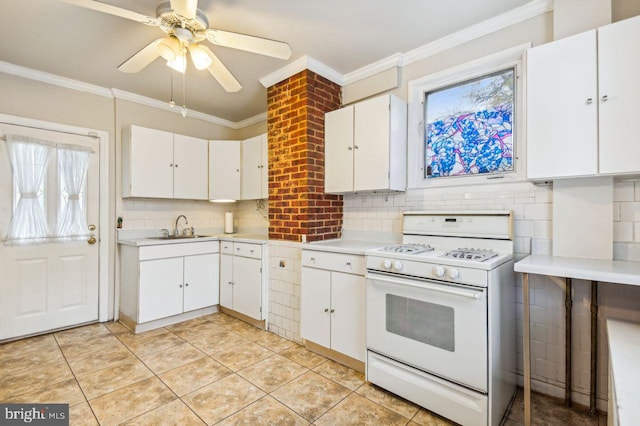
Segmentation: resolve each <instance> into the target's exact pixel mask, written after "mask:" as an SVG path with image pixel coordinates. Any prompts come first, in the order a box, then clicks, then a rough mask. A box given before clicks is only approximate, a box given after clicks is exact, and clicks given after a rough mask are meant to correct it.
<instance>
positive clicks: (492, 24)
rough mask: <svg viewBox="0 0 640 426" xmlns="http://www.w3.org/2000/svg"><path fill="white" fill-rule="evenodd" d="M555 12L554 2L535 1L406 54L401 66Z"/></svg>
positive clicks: (551, 0) (546, 0)
mask: <svg viewBox="0 0 640 426" xmlns="http://www.w3.org/2000/svg"><path fill="white" fill-rule="evenodd" d="M552 10H553V0H534V1H531V2H529V3H527V4H525V5H523V6H520V7H517V8H515V9H513V10H510V11H508V12H505V13H502V14H500V15H497V16H495V17H493V18H490V19H487V20H484V21H482V22H478V23H477V24H475V25H472V26H470V27H467V28H465V29H463V30H460V31H457V32H455V33H452V34H449V35H447V36H444V37H442V38H440V39H438V40H435V41H433V42H431V43H427V44H425V45H423V46H420V47H418V48H416V49H413V50H410V51H409V52H406V53H404V54H403V55H402V56H403V57H402V63H401V66H406V65H409V64H412V63H414V62H416V61H419V60H421V59H425V58H428V57H430V56H433V55H436V54H438V53H440V52H443V51H445V50H449V49H452V48H454V47H456V46H460V45H461V44H464V43H467V42H469V41H471V40H475V39H478V38H480V37H483V36H486V35H488V34H491V33H494V32H496V31H500V30H502V29H504V28H507V27H510V26H511V25H515V24H518V23H520V22H523V21H526V20H528V19H531V18H535V17H536V16H539V15H542V14H545V13H547V12H550V11H552Z"/></svg>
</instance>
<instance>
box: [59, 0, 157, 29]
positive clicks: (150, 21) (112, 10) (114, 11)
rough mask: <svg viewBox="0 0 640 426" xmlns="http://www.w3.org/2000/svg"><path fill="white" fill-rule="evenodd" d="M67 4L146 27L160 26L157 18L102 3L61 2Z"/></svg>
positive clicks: (66, 0)
mask: <svg viewBox="0 0 640 426" xmlns="http://www.w3.org/2000/svg"><path fill="white" fill-rule="evenodd" d="M61 1H63V2H65V3H69V4H73V5H76V6H80V7H84V8H85V9H91V10H95V11H98V12H102V13H108V14H109V15H115V16H119V17H121V18H126V19H131V20H132V21H136V22H140V23H143V24H145V25H150V26H154V27H155V26H158V25H159V22H158V20H157V19H156V18H152V17H151V16H147V15H143V14H141V13H137V12H133V11H131V10H127V9H122V8H120V7H116V6H112V5H110V4H106V3H100V2H98V1H93V0H61Z"/></svg>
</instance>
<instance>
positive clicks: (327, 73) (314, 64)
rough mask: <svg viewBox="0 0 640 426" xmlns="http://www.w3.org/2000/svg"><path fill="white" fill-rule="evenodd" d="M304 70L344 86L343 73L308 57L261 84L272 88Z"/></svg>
mask: <svg viewBox="0 0 640 426" xmlns="http://www.w3.org/2000/svg"><path fill="white" fill-rule="evenodd" d="M304 70H309V71H313V72H314V73H316V74H318V75H320V76H322V77H324V78H326V79H327V80H330V81H332V82H334V83H336V84H338V85H340V86H344V76H343V75H342V74H341V73H339V72H338V71H336V70H334V69H333V68H331V67H328V66H327V65H325V64H323V63H322V62H320V61H318V60H316V59H313V58H312V57H311V56H308V55H305V56H302V57H300V58H298V59H296V60H295V61H293V62H291V63H290V64H287V65H285V66H284V67H282V68H280V69H279V70H276V71H274V72H272V73H271V74H267V75H265V76H264V77H262V78H261V79H260V83H261V84H262V85H263V86H264V87H271V86H273V85H274V84H276V83H279V82H281V81H283V80H286V79H287V78H289V77H291V76H292V75H295V74H298V73H299V72H301V71H304Z"/></svg>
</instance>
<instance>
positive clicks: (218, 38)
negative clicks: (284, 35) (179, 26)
mask: <svg viewBox="0 0 640 426" xmlns="http://www.w3.org/2000/svg"><path fill="white" fill-rule="evenodd" d="M207 40H209V41H210V42H211V43H213V44H217V45H218V46H225V47H231V48H233V49H240V50H246V51H247V52H252V53H258V54H260V55H265V56H271V57H273V58H278V59H289V57H290V56H291V48H290V47H289V45H288V44H287V43H284V42H282V41H276V40H269V39H267V38H262V37H254V36H249V35H245V34H240V33H232V32H229V31H222V30H214V29H209V30H207Z"/></svg>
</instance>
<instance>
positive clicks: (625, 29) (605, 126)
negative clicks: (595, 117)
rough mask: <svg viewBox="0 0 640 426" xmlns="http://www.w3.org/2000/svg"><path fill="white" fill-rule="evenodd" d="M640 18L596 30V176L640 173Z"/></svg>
mask: <svg viewBox="0 0 640 426" xmlns="http://www.w3.org/2000/svg"><path fill="white" fill-rule="evenodd" d="M638 43H640V16H638V17H635V18H631V19H626V20H624V21H620V22H616V23H615V24H611V25H605V26H604V27H601V28H599V29H598V78H599V90H600V99H599V100H598V103H599V108H600V109H599V114H600V116H599V118H600V127H599V131H600V173H630V172H637V171H639V170H640V164H638V157H640V144H638V143H637V142H636V141H637V138H638V134H640V121H639V120H638V118H637V116H638V111H640V80H639V79H638V75H640V51H639V50H638Z"/></svg>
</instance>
